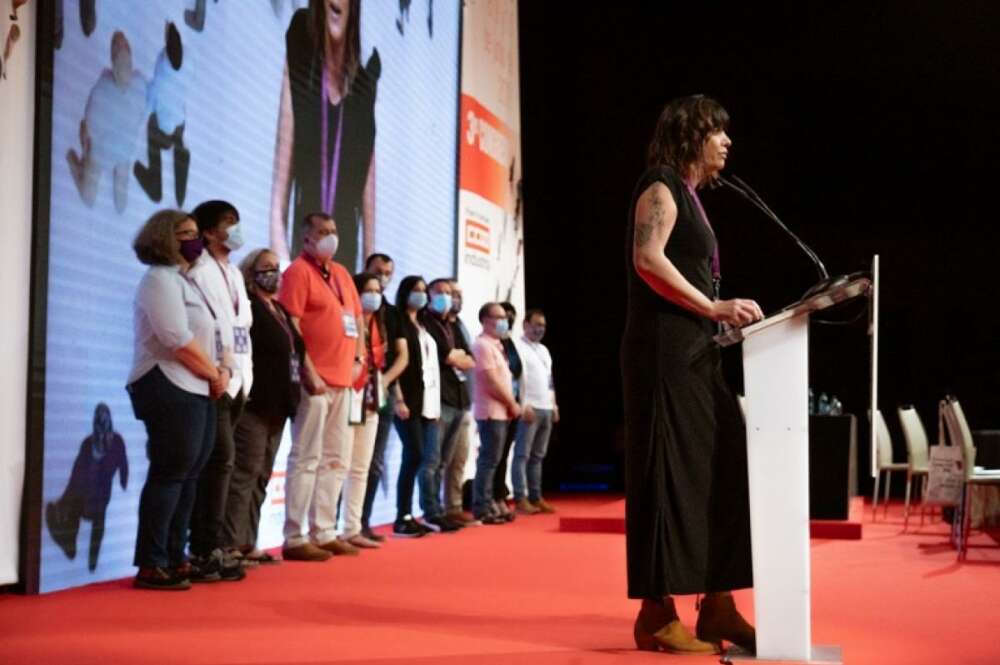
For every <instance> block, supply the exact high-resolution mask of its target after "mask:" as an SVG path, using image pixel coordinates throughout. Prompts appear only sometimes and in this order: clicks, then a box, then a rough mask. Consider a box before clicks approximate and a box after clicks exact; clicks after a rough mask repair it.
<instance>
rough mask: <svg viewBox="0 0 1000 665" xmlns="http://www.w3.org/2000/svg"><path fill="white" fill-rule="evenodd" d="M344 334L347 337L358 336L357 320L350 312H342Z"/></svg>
mask: <svg viewBox="0 0 1000 665" xmlns="http://www.w3.org/2000/svg"><path fill="white" fill-rule="evenodd" d="M344 334H345V335H347V336H348V337H357V336H358V320H357V319H355V318H354V315H352V314H344Z"/></svg>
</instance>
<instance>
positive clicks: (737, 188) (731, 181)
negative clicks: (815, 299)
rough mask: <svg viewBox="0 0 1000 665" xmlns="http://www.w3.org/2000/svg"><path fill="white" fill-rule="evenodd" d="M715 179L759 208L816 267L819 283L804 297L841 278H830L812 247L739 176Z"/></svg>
mask: <svg viewBox="0 0 1000 665" xmlns="http://www.w3.org/2000/svg"><path fill="white" fill-rule="evenodd" d="M717 179H718V181H719V182H721V183H722V184H723V185H725V186H726V187H728V188H729V189H731V190H733V191H734V192H736V193H737V194H739V195H740V196H742V197H743V198H745V199H746V200H747V201H749V202H750V203H752V204H753V206H754V207H755V208H757V209H758V210H760V211H761V212H762V213H764V214H765V215H766V216H767V217H768V218H769V219H770V220H771V221H772V222H774V223H775V224H777V225H778V227H780V228H781V230H782V231H784V232H785V233H786V234H788V236H789V237H790V238H791V239H792V240H794V241H795V244H796V245H798V247H799V249H801V250H802V252H803V253H804V254H805V255H806V256H808V257H809V260H810V261H811V262H812V264H813V265H814V266H815V267H816V272H818V273H819V278H820V281H819V283H817V284H815V285H814V286H813V287H812V288H810V289H809V291H807V292H806V297H808V296H810V295H812V294H814V293H818V292H819V291H822V290H824V289H826V288H828V287H830V286H832V285H833V284H834V283H835V282H837V281H838V280H839V279H841V278H839V277H836V278H833V279H831V278H830V274H829V273H828V272H827V271H826V266H824V265H823V262H822V261H820V259H819V257H818V256H817V255H816V252H814V251H813V250H812V248H811V247H809V245H807V244H805V243H804V242H803V241H802V239H801V238H799V237H798V236H797V235H795V234H794V233H793V232H792V230H791V229H789V228H788V227H787V226H785V223H784V222H782V221H781V219H779V218H778V216H777V215H776V214H775V213H774V211H773V210H771V208H770V207H768V205H767V204H766V203H764V200H763V199H762V198H760V195H758V194H757V192H755V191H754V190H753V188H752V187H750V185H748V184H747V183H746V182H744V181H743V180H742V179H741V178H740V177H739V176H735V175H730V176H729V178H726V177H724V176H721V175H720V176H717Z"/></svg>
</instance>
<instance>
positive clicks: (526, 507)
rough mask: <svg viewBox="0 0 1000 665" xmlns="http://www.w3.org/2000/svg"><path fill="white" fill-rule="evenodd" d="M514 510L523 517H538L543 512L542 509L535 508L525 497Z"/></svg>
mask: <svg viewBox="0 0 1000 665" xmlns="http://www.w3.org/2000/svg"><path fill="white" fill-rule="evenodd" d="M514 509H515V510H516V511H517V512H519V513H521V514H523V515H537V514H538V513H540V512H542V511H541V509H540V508H536V507H535V506H533V505H532V504H531V502H530V501H528V500H527V499H526V498H524V497H521V498H520V499H518V500H517V505H516V507H515V508H514Z"/></svg>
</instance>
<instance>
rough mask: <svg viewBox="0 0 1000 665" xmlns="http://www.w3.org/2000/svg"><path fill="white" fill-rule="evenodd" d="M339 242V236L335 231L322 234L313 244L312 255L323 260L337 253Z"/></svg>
mask: <svg viewBox="0 0 1000 665" xmlns="http://www.w3.org/2000/svg"><path fill="white" fill-rule="evenodd" d="M339 244H340V238H338V237H337V234H336V233H331V234H330V235H328V236H323V237H322V238H321V239H320V240H319V241H317V242H316V243H314V244H313V255H314V256H315V257H316V258H317V259H321V260H323V261H325V260H326V259H329V258H331V257H332V256H333V255H334V254H336V253H337V246H338V245H339Z"/></svg>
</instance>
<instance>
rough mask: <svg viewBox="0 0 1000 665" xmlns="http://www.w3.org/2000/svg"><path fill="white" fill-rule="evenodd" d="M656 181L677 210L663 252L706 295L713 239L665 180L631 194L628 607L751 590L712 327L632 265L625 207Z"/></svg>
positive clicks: (625, 359) (741, 437)
mask: <svg viewBox="0 0 1000 665" xmlns="http://www.w3.org/2000/svg"><path fill="white" fill-rule="evenodd" d="M657 181H659V182H662V183H664V184H665V185H666V186H667V187H668V188H669V189H670V192H671V194H673V197H674V201H675V202H676V204H677V222H676V224H675V226H674V229H673V232H672V233H671V235H670V239H669V240H668V242H667V246H666V249H665V254H666V256H667V258H668V259H670V261H672V262H673V264H674V265H675V266H676V267H677V269H678V270H679V271H680V272H681V274H682V275H684V277H685V278H686V279H687V280H688V281H689V282H691V284H692V285H694V287H695V288H697V289H698V290H700V291H701V292H702V293H704V294H705V295H706V296H707V297H709V298H712V297H713V288H712V271H711V260H712V254H713V252H714V251H715V236H714V234H713V233H712V231H711V229H710V228H709V226H708V223H707V221H706V220H704V219H703V218H702V217H701V216H700V214H699V212H698V208H697V207H696V204H695V202H694V200H693V199H692V197H691V195H690V194H689V193H688V190H687V187H686V186H685V184H684V182H683V181H682V180H681V179H680V178H679V177H678V176H677V174H676V172H675V171H673V170H672V169H670V168H668V167H657V168H652V169H650V170H649V171H647V172H646V173H645V174H643V176H642V178H641V179H640V180H639V182H638V184H637V185H636V188H635V191H634V192H633V194H632V203H631V205H630V207H629V216H628V233H627V240H628V242H627V246H626V256H627V259H626V261H627V265H628V311H627V315H626V321H625V334H624V337H623V339H622V348H621V361H622V385H623V393H624V400H625V447H626V450H625V465H626V466H625V480H626V483H625V484H626V545H627V556H628V595H629V597H630V598H660V597H663V596H665V595H668V594H691V593H706V592H711V591H725V590H729V589H739V588H744V587H749V586H752V585H753V572H752V566H751V558H750V512H749V500H748V494H747V460H746V431H745V428H744V425H743V419H742V416H741V415H740V411H739V405H738V403H737V401H736V398H735V396H734V395H733V393H732V391H731V390H730V389H729V387H728V386H727V385H726V383H725V380H724V379H723V376H722V366H721V355H720V352H719V349H718V347H717V346H716V345H715V344H714V343H713V341H712V335H713V333H714V328H715V324H714V323H713V322H712V321H710V320H708V319H705V318H702V317H699V316H697V315H695V314H693V313H691V312H689V311H687V310H685V309H682V308H681V307H679V306H677V305H674V304H673V303H670V302H669V301H667V300H665V299H664V298H662V297H660V296H659V295H657V294H656V293H655V292H654V291H653V290H652V289H651V288H650V287H649V286H648V285H647V284H646V283H645V282H644V281H643V280H642V278H641V277H640V276H639V275H638V273H636V271H635V266H634V265H633V262H632V247H633V234H634V232H635V221H634V217H635V206H636V201H637V200H638V198H639V196H640V195H641V194H642V193H643V192H644V191H645V190H646V189H647V188H648V187H649V186H650V185H652V184H653V183H654V182H657Z"/></svg>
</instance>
